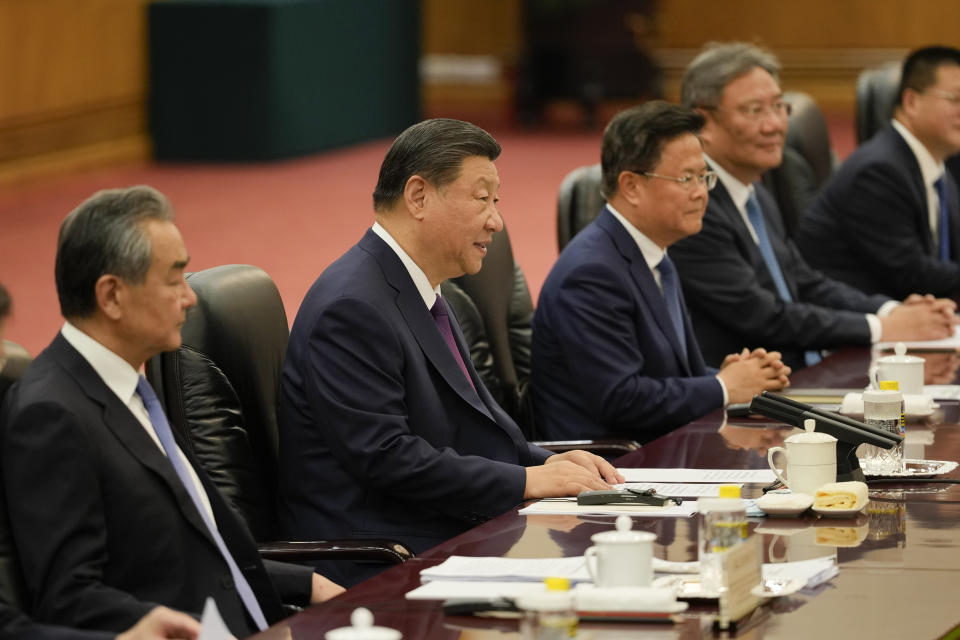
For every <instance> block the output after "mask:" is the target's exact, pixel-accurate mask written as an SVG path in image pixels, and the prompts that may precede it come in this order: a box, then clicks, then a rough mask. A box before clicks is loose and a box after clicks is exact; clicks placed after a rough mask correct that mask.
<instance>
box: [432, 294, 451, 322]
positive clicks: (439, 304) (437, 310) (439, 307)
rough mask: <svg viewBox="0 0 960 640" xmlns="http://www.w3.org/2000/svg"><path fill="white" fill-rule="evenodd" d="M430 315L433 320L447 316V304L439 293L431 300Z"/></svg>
mask: <svg viewBox="0 0 960 640" xmlns="http://www.w3.org/2000/svg"><path fill="white" fill-rule="evenodd" d="M430 315H432V316H433V317H434V319H435V320H440V319H441V318H446V317H447V304H446V303H445V302H444V301H443V297H442V296H440V295H439V294H438V295H437V299H436V300H434V301H433V306H432V307H430Z"/></svg>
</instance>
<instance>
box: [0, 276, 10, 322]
mask: <svg viewBox="0 0 960 640" xmlns="http://www.w3.org/2000/svg"><path fill="white" fill-rule="evenodd" d="M10 307H11V303H10V294H9V293H7V289H6V287H4V286H3V285H2V284H0V321H2V320H3V319H5V318H6V317H7V316H9V315H10Z"/></svg>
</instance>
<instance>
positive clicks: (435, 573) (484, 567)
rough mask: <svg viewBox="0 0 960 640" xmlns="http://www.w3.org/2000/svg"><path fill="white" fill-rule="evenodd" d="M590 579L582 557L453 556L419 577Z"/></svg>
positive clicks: (526, 580) (575, 580)
mask: <svg viewBox="0 0 960 640" xmlns="http://www.w3.org/2000/svg"><path fill="white" fill-rule="evenodd" d="M551 577H557V578H569V579H570V581H571V582H583V581H589V580H590V574H589V573H587V566H586V563H585V562H584V560H583V556H575V557H571V558H473V557H469V556H450V557H449V558H447V559H446V560H444V561H443V562H441V563H440V564H438V565H437V566H435V567H430V568H429V569H424V570H423V571H421V572H420V580H421V581H423V582H430V581H433V580H458V581H472V582H478V581H479V582H543V580H544V579H545V578H551Z"/></svg>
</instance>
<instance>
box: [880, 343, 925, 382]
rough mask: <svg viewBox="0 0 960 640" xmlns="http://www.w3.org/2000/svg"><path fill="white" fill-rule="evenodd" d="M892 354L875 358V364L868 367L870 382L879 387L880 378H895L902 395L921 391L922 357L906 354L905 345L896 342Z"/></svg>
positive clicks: (923, 361)
mask: <svg viewBox="0 0 960 640" xmlns="http://www.w3.org/2000/svg"><path fill="white" fill-rule="evenodd" d="M893 352H894V355H892V356H883V357H882V358H878V359H877V366H876V367H874V368H871V369H870V384H871V385H872V386H873V388H874V389H879V388H880V384H879V381H880V380H896V381H897V383H899V386H900V392H901V393H903V394H904V395H919V394H921V393H923V365H924V363H925V362H926V361H925V360H924V359H923V358H918V357H917V356H908V355H907V345H905V344H904V343H902V342H898V343H897V344H896V345H894V347H893Z"/></svg>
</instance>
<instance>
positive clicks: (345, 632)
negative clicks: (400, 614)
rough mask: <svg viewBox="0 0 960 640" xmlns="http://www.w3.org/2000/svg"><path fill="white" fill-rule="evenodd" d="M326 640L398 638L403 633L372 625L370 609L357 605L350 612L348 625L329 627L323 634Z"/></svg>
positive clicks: (398, 639) (393, 639) (395, 639)
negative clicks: (336, 627)
mask: <svg viewBox="0 0 960 640" xmlns="http://www.w3.org/2000/svg"><path fill="white" fill-rule="evenodd" d="M323 637H324V638H326V640H400V639H401V638H403V634H402V633H400V632H399V631H397V630H396V629H391V628H389V627H375V626H373V614H372V613H371V612H370V609H367V608H365V607H357V608H356V609H354V610H353V613H351V614H350V626H349V627H340V628H339V629H331V630H330V631H327V633H326V634H325V635H324V636H323Z"/></svg>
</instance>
